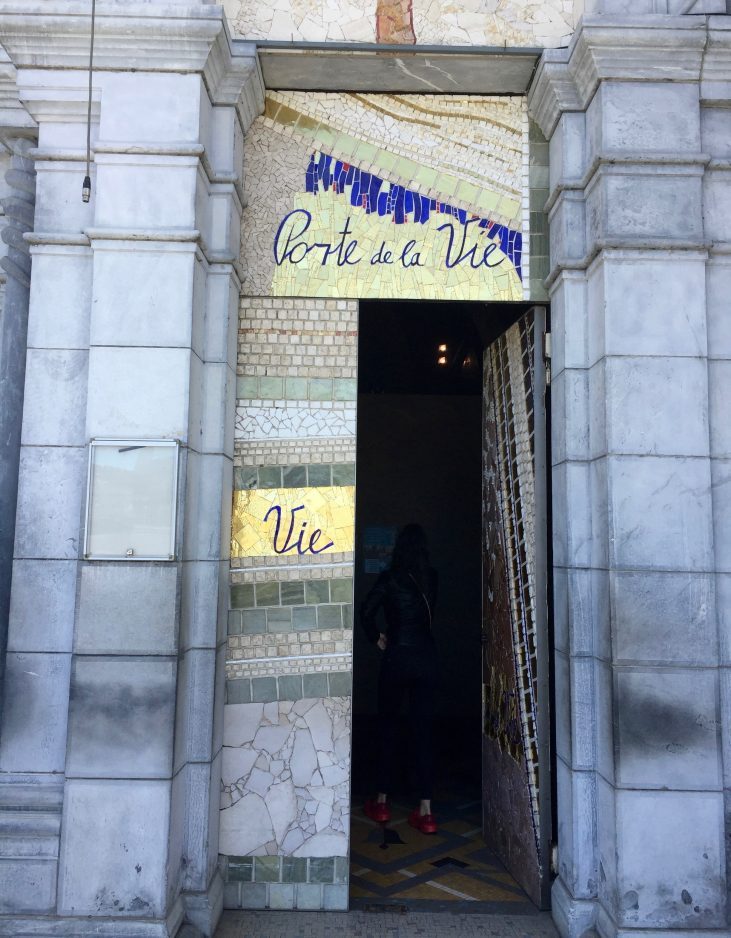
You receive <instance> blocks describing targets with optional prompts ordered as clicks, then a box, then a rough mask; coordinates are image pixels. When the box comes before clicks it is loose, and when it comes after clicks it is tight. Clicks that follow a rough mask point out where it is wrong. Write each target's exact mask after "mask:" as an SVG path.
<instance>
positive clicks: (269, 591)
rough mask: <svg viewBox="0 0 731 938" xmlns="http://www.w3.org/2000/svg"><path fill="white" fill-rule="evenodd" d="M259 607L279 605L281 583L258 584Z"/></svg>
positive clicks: (256, 591) (257, 601)
mask: <svg viewBox="0 0 731 938" xmlns="http://www.w3.org/2000/svg"><path fill="white" fill-rule="evenodd" d="M255 593H256V605H257V606H276V605H278V604H279V583H257V584H256V586H255Z"/></svg>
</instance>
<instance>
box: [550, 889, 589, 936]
mask: <svg viewBox="0 0 731 938" xmlns="http://www.w3.org/2000/svg"><path fill="white" fill-rule="evenodd" d="M597 907H598V900H596V899H575V898H574V897H573V896H572V895H571V893H570V892H569V891H568V889H567V888H566V886H565V884H564V882H563V880H562V879H560V878H559V879H556V880H555V881H554V883H553V886H552V888H551V914H552V915H553V921H554V922H555V923H556V928H557V929H558V931H559V934H560V935H561V938H590V936H591V938H593V936H594V935H595V934H596V932H594V926H595V922H596V918H597Z"/></svg>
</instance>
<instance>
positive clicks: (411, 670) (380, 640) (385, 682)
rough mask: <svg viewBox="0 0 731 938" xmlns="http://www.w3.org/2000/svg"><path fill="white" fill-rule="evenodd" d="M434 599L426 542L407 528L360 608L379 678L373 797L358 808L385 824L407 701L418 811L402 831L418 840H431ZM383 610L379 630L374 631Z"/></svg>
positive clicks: (418, 532)
mask: <svg viewBox="0 0 731 938" xmlns="http://www.w3.org/2000/svg"><path fill="white" fill-rule="evenodd" d="M436 598H437V574H436V571H435V570H434V569H433V568H432V567H430V566H429V554H428V550H427V542H426V535H425V534H424V531H423V530H422V528H421V527H420V526H419V525H418V524H408V525H406V527H405V528H404V529H403V530H402V531H401V532H400V533H399V535H398V537H397V538H396V544H395V546H394V549H393V554H392V556H391V565H390V567H389V568H388V569H387V570H385V571H384V572H383V573H382V574H381V575H380V576H379V577H378V580H377V581H376V584H375V585H374V587H373V589H372V590H371V591H370V593H369V594H368V596H366V598H365V600H364V601H363V605H362V607H361V621H362V624H363V628H364V629H365V631H366V634H367V636H368V638H369V639H370V640H371V641H372V642H375V643H376V644H377V645H378V647H379V648H380V649H381V651H383V652H384V655H383V660H382V662H381V671H380V675H379V679H378V714H379V725H380V731H379V736H380V743H381V751H380V760H379V782H378V784H379V792H378V797H377V798H376V800H372V799H369V800H368V801H367V802H366V805H365V812H366V814H367V815H368V817H370V818H372V819H373V820H375V821H379V822H384V821H389V820H390V818H391V811H390V808H389V806H388V792H389V791H391V790H392V781H393V770H394V764H395V761H396V757H397V747H398V714H399V710H400V709H401V704H402V702H403V699H404V697H405V696H407V697H408V713H409V736H410V742H411V750H412V766H413V768H414V774H415V782H416V784H417V786H418V794H419V799H420V804H419V807H418V808H415V809H414V811H412V812H411V814H410V815H409V824H411V825H412V827H416V828H417V829H418V830H420V831H421V832H422V833H424V834H434V833H436V829H437V826H436V822H435V820H434V816H433V815H432V811H431V798H432V776H433V754H432V717H433V713H434V697H435V689H436V683H437V654H436V646H435V644H434V638H433V635H432V618H433V615H434V605H435V603H436ZM381 610H382V611H383V615H384V618H385V623H386V624H385V629H384V628H383V627H382V626H379V624H378V622H377V620H378V614H379V611H381Z"/></svg>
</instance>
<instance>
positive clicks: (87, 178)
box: [81, 0, 96, 202]
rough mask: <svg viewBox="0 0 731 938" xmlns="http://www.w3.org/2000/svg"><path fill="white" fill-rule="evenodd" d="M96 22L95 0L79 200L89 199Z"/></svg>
mask: <svg viewBox="0 0 731 938" xmlns="http://www.w3.org/2000/svg"><path fill="white" fill-rule="evenodd" d="M95 22H96V0H91V40H90V42H89V100H88V102H87V109H86V176H84V183H83V185H82V187H81V199H82V201H84V202H88V201H89V199H90V198H91V170H90V164H91V81H92V73H93V67H94V25H95Z"/></svg>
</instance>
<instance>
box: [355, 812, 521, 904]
mask: <svg viewBox="0 0 731 938" xmlns="http://www.w3.org/2000/svg"><path fill="white" fill-rule="evenodd" d="M410 807H412V806H406V805H405V804H399V803H396V804H393V805H392V818H391V821H390V822H389V823H388V824H385V825H382V824H377V823H375V822H374V821H371V820H370V819H369V818H367V817H366V816H365V815H364V813H363V809H362V804H359V803H357V802H356V803H354V805H353V816H352V827H351V856H350V900H351V908H356V909H364V910H370V909H373V910H375V909H377V908H378V907H384V906H385V907H388V908H390V909H391V910H393V911H400V910H403V911H415V910H418V911H451V912H471V913H475V912H480V913H493V914H502V915H506V914H508V915H533V914H535V912H536V909H535V906H534V905H533V904H532V903H531V901H530V900H529V899H528V897H527V896H526V894H525V893H524V892H523V890H522V889H521V888H520V886H518V884H517V883H516V882H515V880H514V879H513V878H512V876H511V875H510V874H509V873H508V872H507V871H506V870H505V868H504V867H503V866H502V864H501V863H500V861H499V860H498V859H497V858H496V857H495V855H494V854H493V853H492V852H491V851H490V850H489V849H488V848H487V847H486V846H485V844H484V841H483V840H482V836H481V820H480V810H481V806H480V802H479V801H474V800H473V801H467V802H465V801H463V800H460V799H455V800H452V801H447V802H445V801H444V800H440V801H439V803H438V806H437V822H438V824H439V830H438V831H437V833H436V834H434V835H425V834H422V833H420V832H419V831H417V830H415V829H414V828H413V827H411V826H410V825H409V824H408V822H407V816H408V812H409V810H410Z"/></svg>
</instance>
